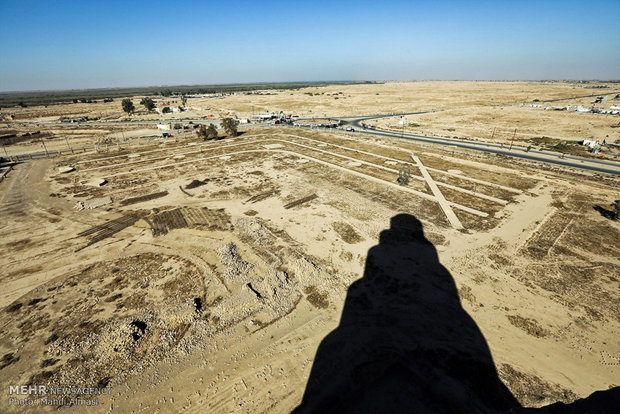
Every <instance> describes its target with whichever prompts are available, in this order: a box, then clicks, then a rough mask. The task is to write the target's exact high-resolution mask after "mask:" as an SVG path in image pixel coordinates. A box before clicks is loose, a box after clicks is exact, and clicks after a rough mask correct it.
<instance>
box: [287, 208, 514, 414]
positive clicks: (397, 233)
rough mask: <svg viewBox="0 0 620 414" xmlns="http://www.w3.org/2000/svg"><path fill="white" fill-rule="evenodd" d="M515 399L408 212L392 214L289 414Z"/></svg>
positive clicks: (471, 409) (471, 408) (441, 409)
mask: <svg viewBox="0 0 620 414" xmlns="http://www.w3.org/2000/svg"><path fill="white" fill-rule="evenodd" d="M517 407H520V405H519V403H518V402H517V400H516V399H515V398H514V397H513V395H512V394H511V393H510V391H509V390H508V389H507V388H506V386H505V385H504V384H503V383H502V382H501V380H500V379H499V377H498V375H497V371H496V369H495V365H494V363H493V358H492V357H491V353H490V352H489V348H488V346H487V343H486V341H485V339H484V336H483V335H482V333H481V332H480V329H478V326H477V325H476V323H475V322H474V320H473V319H472V318H471V317H470V316H469V315H468V314H467V312H466V311H465V310H464V309H463V308H462V307H461V303H460V301H459V298H458V294H457V289H456V285H455V283H454V280H453V279H452V276H451V275H450V273H449V272H448V271H447V270H446V269H445V268H444V267H443V266H442V265H441V264H440V263H439V260H438V257H437V251H436V250H435V247H434V246H433V244H432V243H430V242H429V241H428V240H427V239H426V237H425V236H424V232H423V228H422V223H421V222H420V221H419V220H418V219H416V218H415V217H413V216H411V215H408V214H400V215H397V216H395V217H393V218H392V220H391V227H390V229H389V230H384V231H383V232H381V235H380V239H379V244H378V245H376V246H374V247H372V248H371V249H370V251H369V252H368V258H367V260H366V267H365V270H364V277H363V278H361V279H359V280H358V281H356V282H354V283H353V284H352V285H351V286H350V287H349V290H348V293H347V298H346V301H345V305H344V309H343V312H342V317H341V320H340V325H339V326H338V327H337V328H336V329H335V330H334V331H332V332H331V333H330V334H329V335H327V336H326V337H325V338H324V339H323V341H322V342H321V344H320V346H319V348H318V350H317V353H316V357H315V359H314V364H313V366H312V371H311V373H310V378H309V380H308V383H307V386H306V390H305V393H304V396H303V400H302V403H301V404H300V406H299V407H297V408H296V409H295V410H294V413H389V414H394V413H405V412H406V413H484V412H500V411H507V410H510V409H511V408H517Z"/></svg>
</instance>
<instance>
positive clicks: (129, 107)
mask: <svg viewBox="0 0 620 414" xmlns="http://www.w3.org/2000/svg"><path fill="white" fill-rule="evenodd" d="M121 105H122V107H123V111H125V112H127V113H128V114H131V113H133V111H135V109H136V107H135V106H134V105H133V102H131V99H129V98H125V99H123V101H122V102H121Z"/></svg>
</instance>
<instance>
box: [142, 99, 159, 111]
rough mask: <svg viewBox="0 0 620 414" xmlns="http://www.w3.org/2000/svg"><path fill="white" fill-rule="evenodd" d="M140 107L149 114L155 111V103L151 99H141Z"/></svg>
mask: <svg viewBox="0 0 620 414" xmlns="http://www.w3.org/2000/svg"><path fill="white" fill-rule="evenodd" d="M140 105H144V107H145V108H146V110H147V111H149V112H151V111H152V110H153V109H155V102H153V100H152V99H151V98H142V100H141V101H140Z"/></svg>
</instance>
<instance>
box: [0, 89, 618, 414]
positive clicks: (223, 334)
mask: <svg viewBox="0 0 620 414" xmlns="http://www.w3.org/2000/svg"><path fill="white" fill-rule="evenodd" d="M498 85H499V86H498ZM372 88H383V89H380V92H375V93H379V95H376V96H377V98H376V100H375V101H371V100H370V99H371V98H372V93H370V92H369V91H374V90H375V89H372ZM403 88H404V89H403ZM438 89H439V92H441V93H438V94H437V90H438ZM479 89H483V90H484V96H486V97H487V98H486V99H482V98H481V97H480V96H476V94H475V93H472V91H476V90H479ZM360 90H363V91H365V92H364V93H361V92H360V93H358V91H360ZM403 90H405V91H406V93H404V95H403V96H405V97H406V98H407V99H405V98H401V97H400V93H401V91H403ZM339 91H343V93H344V95H346V96H347V97H346V99H345V98H342V101H343V102H340V101H341V99H338V100H335V99H333V94H334V93H336V92H339ZM306 92H309V91H304V90H301V91H295V92H288V91H285V92H281V93H280V92H278V93H277V94H276V95H264V96H262V95H253V96H243V95H231V96H227V97H223V98H220V99H218V100H210V101H209V105H211V107H212V108H214V107H216V105H217V108H219V109H218V110H219V111H221V112H226V111H234V112H235V113H239V114H241V113H242V112H243V111H246V112H249V111H251V108H250V106H251V105H254V106H255V110H256V111H257V112H258V110H278V109H281V110H287V111H288V110H289V108H290V110H291V111H293V110H295V111H299V113H303V112H304V111H309V110H310V109H311V108H312V109H311V110H312V111H313V113H322V112H325V113H330V112H329V111H333V112H332V113H334V114H335V113H337V112H342V111H344V112H349V113H351V112H357V111H361V112H368V113H369V112H381V111H388V108H391V109H390V110H389V111H390V112H392V111H393V112H399V111H406V110H409V109H411V108H412V107H415V108H414V109H421V110H422V109H429V108H431V107H435V108H436V107H437V106H439V107H441V106H445V108H454V106H453V105H454V104H455V103H456V102H459V103H460V105H461V106H465V105H469V106H470V107H471V106H473V107H475V106H477V105H480V106H484V108H479V109H480V114H481V115H480V116H481V117H488V116H491V114H492V113H494V112H493V111H494V109H493V108H492V105H502V104H508V103H510V104H511V105H512V104H513V103H515V102H518V101H525V100H532V99H533V98H536V99H557V98H565V97H568V96H577V95H580V94H582V93H583V92H586V93H590V92H591V90H588V89H583V88H580V87H578V86H575V85H570V84H563V83H550V84H545V85H541V84H537V83H531V84H530V83H514V84H505V85H501V84H500V83H494V82H489V83H477V82H472V83H450V82H445V83H441V84H437V83H430V82H428V83H411V84H400V83H390V84H387V85H356V86H348V87H343V86H338V87H336V86H333V87H326V88H321V89H320V90H318V91H317V93H321V95H320V96H319V97H317V98H316V99H317V101H313V100H310V99H314V98H315V97H314V96H313V97H309V98H306V97H308V96H309V95H304V94H305V93H306ZM594 92H596V91H594ZM290 93H293V94H294V95H293V98H295V99H293V98H289V97H290V96H291V95H290ZM312 93H315V92H312ZM424 93H426V96H425V95H424ZM433 93H435V94H437V95H436V96H435V95H432V94H433ZM327 94H330V95H331V96H329V97H327V96H326V95H327ZM384 95H385V96H384ZM429 96H434V98H429ZM481 96H482V95H481ZM196 99H198V98H196ZM373 99H375V98H373ZM401 99H402V102H401ZM347 100H348V103H347ZM406 100H407V102H405V101H406ZM211 102H213V103H211ZM215 102H217V104H216V103H215ZM322 102H323V104H321V103H322ZM334 102H338V103H337V104H336V103H334ZM250 103H251V104H250ZM77 105H81V104H76V107H77ZM190 105H200V104H199V103H198V102H196V103H194V102H190ZM304 105H306V106H304ZM85 106H87V105H85ZM114 106H115V107H116V106H119V103H118V102H115V103H114ZM50 108H52V107H50ZM406 108H408V109H406ZM26 109H28V108H25V110H26ZM52 110H60V107H59V108H52V109H51V110H50V111H52ZM115 110H117V109H115ZM500 111H502V110H501V109H500ZM503 111H506V112H505V113H508V114H510V115H509V116H507V118H502V119H504V120H508V119H511V118H510V117H513V116H514V117H518V118H519V119H520V120H521V122H523V123H524V124H528V125H533V127H532V128H534V127H535V126H536V125H537V121H536V120H535V119H532V118H530V114H531V113H533V112H531V111H528V112H523V111H522V108H521V107H519V106H518V105H517V106H514V105H512V106H510V107H506V108H505V109H503ZM450 113H451V114H452V115H441V113H437V114H430V115H424V116H426V118H421V121H420V123H421V124H424V123H425V122H429V123H434V122H441V123H442V125H443V124H446V125H450V124H451V125H453V126H454V125H456V126H454V127H455V128H459V126H458V125H459V122H460V121H458V120H457V119H456V118H459V119H463V123H464V124H469V123H468V122H466V120H468V119H470V118H468V117H469V115H468V114H467V113H465V112H450ZM557 114H559V115H560V116H564V115H569V114H568V113H560V112H558V113H557ZM38 115H40V116H45V117H53V116H60V114H51V113H44V114H42V113H39V114H38ZM544 115H545V116H547V115H548V116H551V115H556V114H555V113H553V114H551V113H545V114H544ZM576 115H583V114H576ZM24 116H25V115H24ZM452 116H453V117H455V118H451V117H452ZM442 117H443V118H442ZM615 119H617V118H615ZM386 122H388V121H386ZM391 122H393V119H392V121H391ZM498 122H499V121H498ZM506 122H507V123H508V121H506ZM579 122H581V121H579ZM588 122H589V121H587V120H586V121H584V123H583V124H584V125H585V124H588ZM481 125H485V127H487V126H488V125H486V124H484V122H483V121H481ZM548 125H549V129H548V130H546V132H545V133H547V134H549V135H557V136H567V135H569V134H573V135H574V134H577V133H586V134H587V133H591V131H598V132H596V133H597V134H598V133H605V132H606V130H605V129H604V125H602V124H601V125H599V126H596V125H595V126H592V127H591V128H592V129H591V130H588V129H587V128H586V129H580V128H585V127H582V126H579V125H581V124H579V125H572V121H571V120H568V119H566V118H562V117H560V118H557V123H553V122H551V121H550V122H549V123H548ZM563 125H566V128H565V129H563V128H564V127H563ZM597 125H598V124H597ZM98 128H101V127H98ZM540 128H542V126H540ZM586 131H587V132H586ZM600 131H602V132H600ZM112 132H114V128H111V129H110V133H112ZM536 132H537V133H539V132H538V131H536ZM540 133H543V132H540ZM88 139H90V140H91V141H92V140H95V139H96V137H94V136H93V135H90V136H87V135H86V134H85V136H84V140H85V142H86V141H88ZM66 166H71V167H74V168H75V170H74V171H71V172H68V173H63V172H60V170H59V168H61V167H66ZM401 168H406V169H408V170H409V171H410V173H411V180H410V182H409V184H408V185H407V186H400V185H398V183H397V178H398V176H399V170H401ZM102 179H103V180H105V184H104V185H99V184H100V183H101V181H100V180H102ZM619 198H620V181H619V180H618V179H617V178H616V177H612V176H603V175H599V174H590V173H585V172H577V171H574V170H570V171H569V170H565V169H562V168H560V167H542V166H541V165H540V164H536V163H531V162H526V161H516V160H510V162H508V161H507V159H506V158H504V157H497V156H491V155H487V154H481V153H474V152H469V151H460V150H454V149H450V150H444V149H443V148H441V147H437V146H433V145H422V144H416V143H413V142H403V141H394V140H390V139H387V138H385V139H384V138H374V137H371V136H365V135H356V134H346V133H344V132H340V131H329V132H328V131H310V130H305V129H282V128H267V127H265V128H261V127H252V128H248V129H247V130H244V131H243V133H242V134H241V135H240V136H238V137H236V138H230V137H226V138H224V139H220V140H216V141H199V140H197V139H196V138H194V137H192V136H191V135H189V136H187V137H183V138H180V139H177V140H161V141H149V142H142V143H134V144H132V145H125V146H123V147H115V146H110V147H109V148H105V149H104V148H102V149H101V150H99V151H90V152H86V153H76V154H73V155H64V156H62V157H56V158H53V159H44V160H37V161H29V162H26V163H21V164H17V165H15V167H14V169H13V170H12V171H10V172H9V174H8V175H7V178H6V179H5V180H3V181H2V182H0V214H1V217H2V223H1V227H0V236H1V238H2V241H1V242H0V243H1V244H2V249H1V250H0V263H1V264H2V266H0V267H1V268H2V269H3V270H2V273H1V276H0V277H1V281H2V286H3V289H2V292H1V293H0V308H1V309H2V310H1V311H0V312H2V315H3V316H2V319H1V320H2V327H1V328H0V329H1V330H0V358H1V361H2V362H1V363H0V372H1V375H0V389H2V390H5V391H3V392H5V393H6V394H5V395H4V396H3V398H2V399H1V400H0V410H1V411H3V412H5V411H6V412H40V411H43V412H45V411H55V410H56V407H53V406H48V407H41V406H37V407H27V406H15V405H9V404H8V399H9V397H11V396H10V395H8V390H9V386H10V385H14V384H45V385H47V386H49V387H52V386H83V387H86V386H88V387H106V388H107V389H109V390H111V393H110V394H104V395H98V396H97V397H96V401H97V406H96V407H89V406H85V405H73V406H64V407H63V408H62V409H61V411H64V412H109V411H114V412H123V413H125V412H136V413H138V412H145V413H150V412H189V413H202V412H214V413H228V412H240V413H256V412H290V411H291V410H293V409H294V408H295V407H297V406H298V405H299V404H300V403H301V402H302V398H305V399H308V400H310V401H312V400H313V398H319V397H320V394H321V392H323V391H322V390H325V389H332V387H333V389H339V388H337V387H339V386H342V387H343V388H342V392H343V393H346V392H348V391H347V386H346V385H342V384H340V385H338V384H339V382H338V381H341V382H342V383H345V382H346V381H347V378H349V377H347V375H349V376H351V375H354V376H357V375H361V374H359V372H360V371H359V370H357V368H359V369H360V370H361V372H362V373H363V372H364V370H369V369H370V371H372V372H375V371H374V369H375V368H372V369H371V368H365V367H366V365H363V364H364V363H367V362H368V361H369V359H368V358H375V359H373V360H372V361H374V362H373V363H376V364H379V365H381V364H383V363H385V360H389V361H391V362H390V363H391V364H392V365H393V364H394V363H395V362H394V361H396V362H399V361H402V360H403V358H404V357H403V356H404V355H412V353H413V354H416V355H418V357H417V358H408V359H407V360H406V361H407V362H406V364H405V365H406V366H407V369H410V370H412V371H416V370H418V373H421V372H425V371H424V370H426V369H428V370H430V371H429V372H430V374H429V375H431V374H432V375H439V376H441V375H442V374H441V373H442V372H444V371H445V367H444V366H439V365H438V366H429V365H428V361H429V360H435V359H434V358H436V360H437V361H439V360H441V361H444V362H445V361H448V362H445V364H448V363H449V362H450V361H452V363H451V364H452V365H451V366H455V365H454V361H456V362H458V364H457V366H458V369H457V370H456V371H458V372H460V374H459V373H458V372H457V373H452V374H450V375H454V377H450V378H451V379H450V381H457V382H458V380H459V375H463V376H468V377H472V375H471V373H472V372H484V373H485V375H486V376H485V378H487V377H488V381H487V380H485V381H487V382H484V383H482V384H483V385H484V387H483V388H482V391H480V389H476V392H478V393H479V396H480V401H482V402H481V404H483V405H482V406H480V407H482V408H484V407H487V408H488V407H493V404H495V403H496V401H495V402H494V401H491V398H490V397H489V396H492V395H494V392H495V391H493V390H495V389H500V388H501V389H502V390H503V391H502V392H506V393H507V394H506V399H505V400H503V402H502V403H506V404H513V406H514V404H518V405H522V406H527V407H539V406H543V405H546V404H550V403H553V402H556V401H563V402H571V401H574V400H576V399H578V398H582V397H586V396H588V395H589V394H591V393H592V392H594V391H596V390H606V389H609V388H612V387H616V386H618V385H620V343H619V342H618V340H617V338H618V337H619V336H620V308H619V303H620V301H619V300H618V299H619V297H618V292H619V291H620V289H619V288H620V286H619V284H620V282H619V277H620V276H619V274H618V268H619V265H620V243H618V240H620V222H618V221H612V220H609V219H608V218H606V217H605V216H604V215H603V214H602V213H605V212H606V211H608V209H610V207H609V203H610V202H611V201H613V200H615V199H619ZM595 207H596V208H595ZM437 350H440V351H437ZM429 352H430V353H429ZM432 352H435V353H432ZM464 354H466V355H468V356H467V358H464V357H462V355H464ZM385 355H388V356H389V357H385ZM420 355H424V356H425V357H424V358H422V357H420ZM429 355H431V356H432V357H428V358H427V356H429ZM377 361H379V362H377ZM424 361H426V362H424ZM392 365H390V367H391V366H392ZM381 367H383V365H381ZM472 367H473V368H472ZM341 368H343V369H341ZM354 368H355V369H354ZM334 369H336V370H338V372H339V373H341V374H339V375H336V376H334V375H332V374H331V371H330V370H334ZM381 369H386V370H389V369H391V368H389V367H388V368H381ZM349 370H351V372H349ZM442 370H444V371H442ZM477 370H479V371H477ZM311 371H312V375H311ZM382 372H383V371H382ZM432 375H431V377H432ZM361 377H363V375H361ZM441 378H442V379H443V378H444V377H441ZM468 386H469V385H468ZM317 387H318V388H317ZM472 387H474V388H475V387H480V384H478V385H475V384H474V385H472ZM494 387H495V388H494ZM377 389H378V388H377ZM377 389H375V392H380V391H381V389H378V390H379V391H377ZM446 389H451V388H450V387H449V386H447V385H446V384H442V383H441V381H438V382H437V385H433V386H431V387H430V388H429V390H428V392H435V393H439V392H442V393H443V392H444V391H446ZM485 390H486V391H485ZM304 392H306V397H304ZM498 393H499V391H498ZM452 397H453V398H454V399H455V400H454V401H460V400H459V399H458V398H459V397H458V395H456V394H455V395H453V396H452ZM20 398H23V396H20ZM83 399H84V398H83ZM304 401H305V400H304ZM377 401H380V400H377ZM472 401H473V402H472ZM472 401H470V402H467V403H464V404H472V405H471V406H470V407H469V408H471V409H472V410H476V409H479V408H480V407H478V406H476V405H475V404H476V403H475V401H474V400H472ZM507 401H508V402H507ZM510 401H513V402H510ZM484 404H487V405H486V406H485V405H484ZM498 404H499V403H498Z"/></svg>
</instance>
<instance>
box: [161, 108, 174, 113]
mask: <svg viewBox="0 0 620 414" xmlns="http://www.w3.org/2000/svg"><path fill="white" fill-rule="evenodd" d="M170 112H172V109H170V107H169V106H165V107H164V109H162V110H161V113H162V114H169V113H170Z"/></svg>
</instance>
